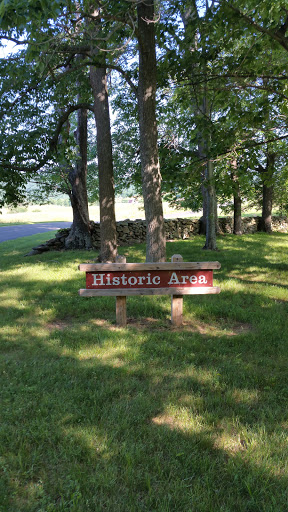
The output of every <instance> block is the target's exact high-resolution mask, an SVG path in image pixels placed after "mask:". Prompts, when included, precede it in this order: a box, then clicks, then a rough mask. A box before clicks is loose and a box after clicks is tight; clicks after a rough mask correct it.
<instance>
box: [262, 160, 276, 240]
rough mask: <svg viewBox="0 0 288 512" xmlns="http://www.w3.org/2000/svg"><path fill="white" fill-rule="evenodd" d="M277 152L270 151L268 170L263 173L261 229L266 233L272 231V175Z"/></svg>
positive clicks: (267, 163)
mask: <svg viewBox="0 0 288 512" xmlns="http://www.w3.org/2000/svg"><path fill="white" fill-rule="evenodd" d="M274 165H275V154H274V153H268V154H267V161H266V170H265V171H264V173H263V174H262V181H263V185H262V191H263V198H262V216H261V220H260V231H265V232H266V233H271V232H272V206H273V184H272V176H273V173H274Z"/></svg>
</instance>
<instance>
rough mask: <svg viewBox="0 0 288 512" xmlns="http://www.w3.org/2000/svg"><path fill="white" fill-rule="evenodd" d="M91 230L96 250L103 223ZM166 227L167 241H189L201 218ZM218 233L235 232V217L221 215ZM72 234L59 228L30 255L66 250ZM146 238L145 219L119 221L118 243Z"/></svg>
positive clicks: (249, 222)
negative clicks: (69, 236)
mask: <svg viewBox="0 0 288 512" xmlns="http://www.w3.org/2000/svg"><path fill="white" fill-rule="evenodd" d="M259 221H260V217H243V219H242V226H243V233H256V232H257V231H258V228H259ZM90 224H91V233H92V240H93V246H94V247H95V249H99V247H100V225H99V223H96V222H93V221H91V223H90ZM272 229H273V231H278V232H282V233H288V218H287V217H273V218H272ZM165 230H166V238H167V240H186V239H188V238H192V237H193V236H195V235H198V234H199V220H198V219H182V218H178V219H170V220H169V219H168V220H165ZM219 233H220V234H225V233H233V219H232V217H224V218H219ZM68 234H69V228H67V229H60V230H59V231H58V232H57V234H56V236H55V238H52V239H51V240H48V241H47V242H46V243H44V244H41V245H38V246H37V247H34V248H33V250H32V251H31V252H30V253H29V254H27V256H28V255H29V256H31V255H34V254H40V253H42V252H46V251H51V250H52V251H55V250H56V251H59V250H63V249H65V238H66V237H67V236H68ZM145 239H146V223H145V221H144V220H142V219H137V220H129V219H127V220H123V221H120V222H117V240H118V245H120V246H123V245H134V244H137V243H143V242H145Z"/></svg>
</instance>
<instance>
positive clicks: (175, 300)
mask: <svg viewBox="0 0 288 512" xmlns="http://www.w3.org/2000/svg"><path fill="white" fill-rule="evenodd" d="M171 262H172V263H180V262H183V257H182V256H181V254H173V256H172V258H171ZM205 270H206V269H205ZM171 323H172V325H174V326H175V327H180V326H181V325H182V323H183V295H172V296H171Z"/></svg>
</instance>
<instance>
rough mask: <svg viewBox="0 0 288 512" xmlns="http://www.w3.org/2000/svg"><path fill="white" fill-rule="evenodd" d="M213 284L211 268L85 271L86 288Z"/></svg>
mask: <svg viewBox="0 0 288 512" xmlns="http://www.w3.org/2000/svg"><path fill="white" fill-rule="evenodd" d="M211 286H213V270H206V269H204V270H149V271H148V270H139V271H137V270H133V271H111V272H101V271H99V272H98V271H95V272H86V288H87V289H94V290H107V291H108V290H117V289H123V288H132V289H133V288H137V289H139V288H140V289H141V288H143V289H147V288H198V287H211Z"/></svg>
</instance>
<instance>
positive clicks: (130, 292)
mask: <svg viewBox="0 0 288 512" xmlns="http://www.w3.org/2000/svg"><path fill="white" fill-rule="evenodd" d="M78 293H79V295H80V296H81V297H120V296H122V297H124V296H126V297H129V296H135V295H206V294H216V293H220V288H219V286H209V287H206V286H202V287H200V286H198V287H196V286H195V287H194V288H134V289H133V288H121V289H114V290H94V289H89V290H88V289H85V288H82V289H81V290H79V292H78Z"/></svg>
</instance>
